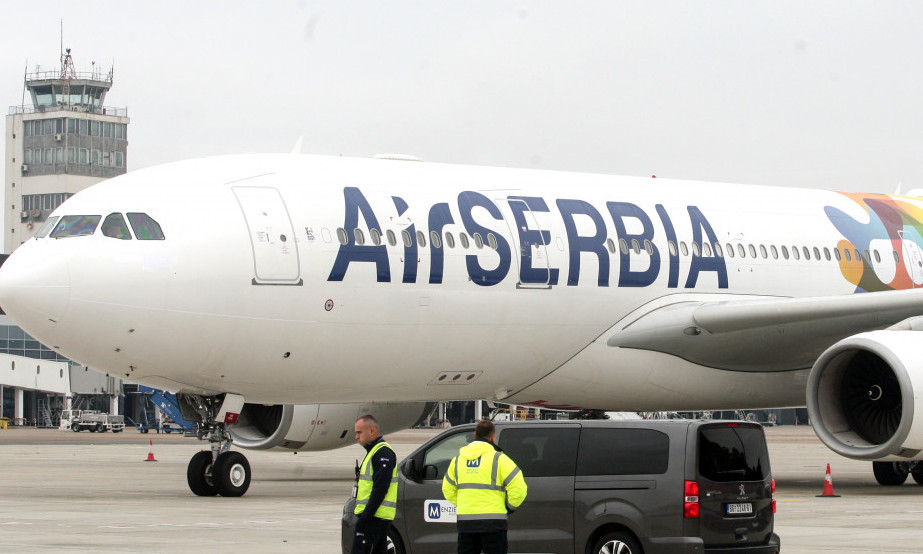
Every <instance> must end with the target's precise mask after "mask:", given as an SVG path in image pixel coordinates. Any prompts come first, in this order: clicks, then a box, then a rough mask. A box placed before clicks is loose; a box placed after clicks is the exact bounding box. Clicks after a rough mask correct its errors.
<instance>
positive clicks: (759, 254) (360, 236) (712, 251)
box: [337, 227, 901, 263]
mask: <svg viewBox="0 0 923 554" xmlns="http://www.w3.org/2000/svg"><path fill="white" fill-rule="evenodd" d="M444 236H445V245H446V247H448V248H455V244H456V241H455V236H454V235H453V234H452V233H450V232H446V233H445V235H444ZM385 237H386V238H387V241H388V244H390V245H391V246H396V245H397V235H395V233H394V231H392V230H390V229H389V230H387V231H386V232H385ZM353 238H354V239H355V241H356V244H358V245H360V246H361V245H364V244H365V243H366V237H365V232H364V231H363V230H362V229H353ZM429 238H430V241H432V246H433V247H434V248H442V235H440V233H438V232H437V231H430V234H429ZM413 239H414V237H413V236H412V235H411V233H410V231H407V230H406V229H405V230H403V231H401V242H403V244H404V246H406V247H410V246H412V245H413ZM337 240H338V241H339V242H340V244H344V245H345V244H347V243H348V242H349V236H348V234H347V232H346V229H343V228H342V227H340V228H339V229H337ZM369 240H370V241H371V243H372V244H373V245H375V246H380V245H381V244H382V235H381V232H380V231H379V230H378V229H369ZM416 241H417V245H418V246H419V247H421V248H425V247H426V233H424V232H423V231H417V232H416ZM472 243H473V244H474V247H475V248H484V246H485V244H486V245H487V246H489V247H490V248H493V249H494V250H496V248H497V237H496V235H494V234H493V233H487V236H486V241H485V238H484V237H482V236H481V234H480V233H474V234H472V235H471V240H469V238H468V235H467V234H465V233H459V234H458V244H459V246H461V248H465V249H467V248H469V247H470V246H471V244H472ZM606 247H607V248H608V249H609V252H610V253H612V254H615V253H616V251H619V252H621V253H622V254H628V252H629V250H631V251H633V252H634V253H635V254H640V253H641V250H644V251H645V252H646V253H647V254H648V255H651V254H653V253H654V245H653V244H652V243H651V241H649V240H644V241H643V242H639V241H638V239H631V242H630V243H629V242H628V241H627V240H625V239H619V240H618V243H616V242H615V241H613V240H612V239H607V240H606ZM667 248H668V249H669V251H670V255H671V256H677V255H682V256H688V255H689V254H690V253H691V254H692V255H693V256H702V257H706V258H708V257H718V258H724V257H725V256H726V257H728V258H735V257H739V258H744V259H746V258H752V259H760V258H762V259H764V260H766V259H769V258H770V257H771V258H772V259H774V260H778V259H779V258H780V257H781V259H783V260H788V259H794V260H800V259H802V257H803V258H804V259H805V260H818V261H821V260H826V261H831V260H833V259H836V261H838V262H839V261H842V260H846V261H847V262H851V261H853V260H856V261H865V262H866V263H871V261H872V259H874V261H875V262H876V263H880V262H881V259H882V255H881V253H880V252H879V251H878V250H872V251H869V250H859V249H858V248H855V249H849V248H843V249H839V248H832V249H831V248H828V247H824V248H819V247H817V246H813V247H808V246H800V247H799V246H796V245H792V246H791V248H789V247H788V246H784V245H783V246H778V247H777V246H776V245H770V246H768V247H767V246H766V245H763V244H760V245H755V244H747V245H744V244H742V243H737V244H736V245H734V244H731V243H727V244H726V245H725V246H722V245H721V244H720V243H717V242H716V243H714V244H710V243H707V242H703V243H701V244H700V243H698V242H690V243H689V244H688V245H687V244H686V242H685V241H680V242H679V243H676V242H674V241H672V240H671V241H667ZM891 254H892V256H893V257H894V262H895V263H900V262H901V258H900V254H898V252H897V251H895V250H892V251H891ZM886 255H887V254H886Z"/></svg>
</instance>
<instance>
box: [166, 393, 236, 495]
mask: <svg viewBox="0 0 923 554" xmlns="http://www.w3.org/2000/svg"><path fill="white" fill-rule="evenodd" d="M176 398H177V400H178V401H179V404H180V410H181V411H182V413H183V417H184V418H185V419H188V420H190V421H192V420H195V421H198V423H199V430H198V432H197V435H198V437H199V440H206V439H207V440H208V442H209V443H211V450H202V451H201V452H198V453H196V455H195V456H193V457H192V459H191V460H189V466H188V467H187V469H186V481H187V482H188V483H189V489H190V490H191V491H192V492H193V493H195V494H196V495H198V496H215V495H216V494H220V495H221V496H243V495H244V493H246V492H247V489H249V488H250V462H248V461H247V458H246V457H245V456H244V455H243V454H241V453H240V452H233V451H231V443H232V442H233V440H232V438H231V434H230V433H229V432H228V430H227V426H228V425H230V424H232V423H233V422H234V421H236V416H237V414H239V413H240V410H241V408H242V407H243V403H244V402H243V400H244V399H243V397H241V396H238V395H234V394H226V395H223V396H201V395H197V394H177V395H176Z"/></svg>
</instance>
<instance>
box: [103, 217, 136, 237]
mask: <svg viewBox="0 0 923 554" xmlns="http://www.w3.org/2000/svg"><path fill="white" fill-rule="evenodd" d="M103 235H104V236H107V237H111V238H114V239H122V240H131V233H129V232H128V225H125V219H123V218H122V214H119V213H113V214H109V215H107V216H106V219H105V221H103Z"/></svg>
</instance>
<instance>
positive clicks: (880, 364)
mask: <svg viewBox="0 0 923 554" xmlns="http://www.w3.org/2000/svg"><path fill="white" fill-rule="evenodd" d="M921 346H923V334H921V333H920V332H919V331H893V330H892V331H872V332H869V333H861V334H858V335H854V336H852V337H848V338H846V339H843V340H841V341H840V342H838V343H836V344H834V345H833V346H831V347H830V348H829V349H827V351H826V352H824V353H823V354H821V356H820V357H819V358H818V359H817V361H816V362H815V363H814V367H813V368H812V369H811V374H810V376H809V377H808V383H807V404H808V414H809V415H810V417H811V424H812V425H813V426H814V432H815V433H817V436H818V437H819V438H820V440H821V441H822V442H823V443H824V444H825V445H827V447H829V448H830V449H831V450H833V451H834V452H836V453H837V454H840V455H842V456H846V457H847V458H853V459H859V460H878V461H908V460H919V459H923V453H921V450H923V398H921V397H920V395H923V349H921Z"/></svg>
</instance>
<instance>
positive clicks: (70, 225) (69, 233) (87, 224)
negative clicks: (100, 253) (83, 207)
mask: <svg viewBox="0 0 923 554" xmlns="http://www.w3.org/2000/svg"><path fill="white" fill-rule="evenodd" d="M100 219H102V216H98V215H65V216H64V217H62V218H61V221H60V222H58V225H57V226H56V227H55V228H54V231H52V232H51V234H50V235H49V236H50V237H51V238H53V239H61V238H65V237H83V236H86V235H92V234H93V233H94V232H95V231H96V226H97V225H99V220H100Z"/></svg>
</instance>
